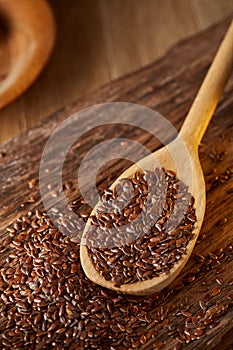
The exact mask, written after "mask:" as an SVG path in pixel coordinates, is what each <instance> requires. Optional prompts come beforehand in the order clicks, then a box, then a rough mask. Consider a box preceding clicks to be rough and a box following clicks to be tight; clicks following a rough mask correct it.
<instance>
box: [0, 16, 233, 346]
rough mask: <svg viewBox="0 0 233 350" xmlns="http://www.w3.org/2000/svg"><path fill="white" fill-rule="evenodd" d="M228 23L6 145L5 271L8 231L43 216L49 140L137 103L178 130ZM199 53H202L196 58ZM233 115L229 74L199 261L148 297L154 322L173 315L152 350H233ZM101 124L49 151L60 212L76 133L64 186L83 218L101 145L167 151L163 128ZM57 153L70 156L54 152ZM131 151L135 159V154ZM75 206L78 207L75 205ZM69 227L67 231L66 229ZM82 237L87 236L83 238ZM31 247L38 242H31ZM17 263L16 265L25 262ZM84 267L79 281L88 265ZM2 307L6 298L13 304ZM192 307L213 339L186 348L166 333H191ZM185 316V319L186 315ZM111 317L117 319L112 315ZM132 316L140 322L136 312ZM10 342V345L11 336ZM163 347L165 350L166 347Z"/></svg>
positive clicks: (210, 136) (207, 169)
mask: <svg viewBox="0 0 233 350" xmlns="http://www.w3.org/2000/svg"><path fill="white" fill-rule="evenodd" d="M229 22H230V18H228V19H227V20H224V21H223V22H221V23H218V24H217V25H216V26H214V27H212V28H211V29H209V30H207V31H204V32H203V33H201V34H199V35H197V36H195V37H193V38H191V39H188V40H186V41H184V42H183V43H180V44H178V45H176V46H175V47H174V48H173V49H172V50H170V52H169V53H168V54H166V55H165V56H164V57H163V58H162V59H159V60H158V61H156V62H154V63H153V64H151V65H150V66H148V67H146V68H142V69H140V70H138V71H137V72H135V73H133V74H129V75H128V76H127V77H124V78H121V79H119V80H118V81H116V82H111V83H109V84H107V85H105V86H103V87H102V88H99V89H97V90H96V92H93V93H91V94H89V95H88V96H87V97H85V98H81V99H77V100H76V101H75V102H74V103H70V104H68V105H66V107H65V108H61V109H60V110H59V111H57V112H56V113H54V114H53V115H52V116H51V117H50V118H48V119H46V120H44V121H43V122H42V123H41V124H40V125H39V126H37V127H36V128H34V129H33V130H30V131H29V132H28V133H25V134H24V135H22V136H19V137H15V138H14V139H12V140H11V141H9V142H8V143H6V144H4V145H3V146H1V147H0V164H1V176H0V188H1V191H0V203H1V206H0V217H1V220H0V251H1V252H2V253H1V261H0V265H4V266H5V267H6V268H7V267H8V264H9V265H11V266H14V265H13V264H12V262H11V261H10V263H8V261H9V260H8V261H5V257H7V256H8V254H9V252H11V251H12V249H13V252H14V243H13V242H12V243H13V246H12V245H10V243H11V240H12V239H11V238H10V239H9V231H8V230H9V227H8V226H11V228H10V231H11V232H12V225H13V223H14V221H15V220H16V218H17V217H19V216H24V215H27V213H28V211H33V212H34V211H35V209H39V210H40V209H41V210H42V209H43V205H42V202H41V196H40V192H39V190H40V189H41V188H42V187H43V186H42V187H41V184H42V183H43V181H42V183H41V182H40V183H39V182H38V176H39V173H38V171H39V169H38V168H39V165H40V160H41V154H42V151H43V150H44V147H45V144H46V141H47V140H48V138H49V137H50V135H51V133H52V132H53V131H54V129H55V128H56V127H57V126H58V125H60V123H61V122H62V121H63V120H65V119H66V118H67V117H69V116H70V115H72V114H73V113H75V112H77V111H79V110H80V109H83V108H84V107H87V106H92V105H94V104H97V103H101V102H111V101H127V102H134V103H138V104H141V105H144V106H148V107H151V108H152V109H154V110H158V111H160V113H162V115H164V116H166V117H167V119H168V120H169V121H170V122H171V123H172V124H173V125H174V126H175V127H176V128H177V129H179V128H180V126H181V124H182V122H183V120H184V118H185V116H186V114H187V111H188V110H189V108H190V105H191V103H192V101H193V98H194V96H195V94H196V92H197V90H198V87H199V86H200V83H201V81H202V80H203V78H204V76H205V74H206V72H207V70H208V67H209V65H210V62H211V60H212V59H213V56H214V53H215V52H216V48H217V46H218V45H219V43H220V41H221V39H222V37H223V35H224V33H225V31H226V28H227V26H228V25H229ZM193 48H195V50H194V49H193ZM187 68H188V69H187ZM232 111H233V75H231V77H230V79H229V82H228V85H227V86H226V88H225V91H224V94H223V96H222V99H221V101H220V103H219V105H218V108H217V110H216V112H215V115H214V116H213V118H212V120H211V123H210V125H209V127H208V130H207V132H206V133H205V136H204V138H203V141H202V144H201V146H200V150H199V153H200V160H201V164H202V167H203V170H204V175H205V182H206V190H207V206H206V214H205V219H204V223H203V227H202V229H201V233H200V236H199V238H198V242H197V245H196V246H195V248H194V251H193V254H192V256H191V257H190V259H189V261H188V263H187V265H186V266H185V268H184V269H183V271H182V273H181V274H180V275H179V277H178V278H177V279H176V280H175V281H174V282H173V283H172V284H171V285H170V286H169V287H168V289H165V290H164V291H163V292H162V294H159V295H157V294H156V295H154V296H153V297H152V299H150V298H149V299H146V300H147V301H145V298H146V297H145V298H144V297H143V298H144V302H146V305H147V312H148V314H150V313H151V312H152V314H153V315H154V316H153V317H155V318H156V317H157V315H160V316H161V313H162V311H161V310H166V312H167V316H166V318H165V319H164V318H163V320H162V317H161V320H160V321H158V320H157V321H155V323H156V325H154V324H153V330H154V331H155V332H156V334H157V333H158V334H157V335H156V336H155V337H156V338H155V339H154V340H153V339H152V341H151V339H150V336H149V334H148V333H149V332H150V330H149V332H148V333H147V329H146V328H145V332H146V333H147V336H146V338H145V337H143V342H144V341H146V343H145V344H144V346H143V349H144V350H145V349H146V350H152V349H155V348H157V349H158V348H160V349H161V350H162V349H164V350H165V349H166V350H168V349H175V347H174V346H177V347H178V346H182V349H185V350H203V349H208V350H213V349H214V350H226V349H227V350H230V349H232V340H233V338H232V332H233V323H232V319H233V293H232V286H233V284H232V283H233V241H232V222H233V211H232V193H233V191H232V190H233V188H232V185H233V182H232V179H233V177H232V176H233V167H232V164H233V154H232V152H231V149H232V141H233V138H232V134H233V125H232ZM104 115H107V116H108V115H109V113H104ZM94 118H98V115H96V113H95V114H94V115H93V116H92V117H91V118H86V117H85V116H84V117H82V118H80V119H79V120H78V125H77V126H78V129H75V128H74V127H73V125H72V124H71V123H69V125H72V128H71V130H70V132H69V134H68V138H67V137H60V136H61V135H60V136H59V141H60V140H61V141H62V142H57V147H54V148H52V150H51V151H52V153H51V154H50V157H49V158H48V161H49V163H48V164H47V167H46V170H45V171H44V172H42V179H43V180H44V179H45V180H46V181H48V183H49V186H46V187H45V186H44V188H46V191H45V194H46V196H48V197H49V198H51V199H52V201H51V202H50V204H51V205H52V206H54V205H55V204H59V196H58V194H59V193H62V191H61V188H63V186H60V185H59V183H57V181H55V180H54V177H53V176H54V173H55V172H56V169H57V165H58V164H59V163H60V162H61V155H62V154H63V155H64V142H67V140H68V141H69V140H70V137H73V136H75V137H77V130H78V131H81V132H82V133H83V137H81V138H79V140H78V142H77V143H74V145H73V148H72V149H71V151H70V152H69V156H68V157H66V162H65V166H64V169H63V177H62V178H63V180H64V181H67V180H69V181H71V182H72V183H73V184H74V188H73V190H71V192H70V194H67V196H68V201H69V203H70V204H72V208H74V209H75V208H76V209H77V210H81V209H82V207H81V206H80V205H81V204H80V200H81V195H80V191H79V188H78V186H77V173H76V169H78V166H79V164H80V162H81V160H82V159H83V157H84V156H85V155H86V153H87V152H88V151H89V150H92V148H93V147H94V146H95V145H98V143H99V142H102V141H103V140H107V139H109V138H119V137H124V138H127V139H133V140H136V141H138V142H139V143H140V144H143V145H145V146H146V147H148V148H149V149H151V150H156V149H157V148H158V147H159V146H160V143H159V141H158V139H156V138H153V137H152V136H151V133H153V131H155V129H156V128H157V124H156V123H151V124H152V125H151V128H150V131H151V133H150V134H149V135H148V133H144V132H142V130H141V129H140V130H138V129H136V130H134V129H133V130H132V129H131V128H129V127H128V126H125V125H124V124H123V125H122V127H116V126H115V125H111V124H110V125H108V126H107V127H106V128H105V126H101V127H100V128H91V129H90V127H91V126H92V125H93V120H94ZM85 130H88V132H87V133H85V134H84V131H85ZM163 131H164V133H165V135H167V134H168V133H167V128H165V129H163ZM118 147H119V148H121V147H122V145H121V144H120V145H118ZM119 148H118V149H116V152H117V153H115V154H117V155H118V154H119V152H118V150H119ZM58 151H59V152H63V153H54V152H58ZM132 151H134V148H133V149H132ZM107 152H108V150H106V152H104V153H105V154H106V153H107ZM133 153H134V152H133ZM136 153H137V154H136V155H137V157H138V159H139V158H141V157H142V156H143V154H142V152H136ZM94 161H95V160H93V161H92V162H89V164H88V165H89V167H90V168H88V169H87V170H86V174H87V176H86V181H87V182H88V183H89V182H90V175H91V174H92V170H93V168H98V164H95V163H94ZM128 166H129V162H127V160H126V159H120V160H113V163H111V166H109V163H108V164H105V168H102V171H100V172H99V173H98V175H99V176H98V177H97V184H99V185H102V186H103V184H105V185H106V184H107V182H108V179H109V178H108V176H109V175H111V178H112V179H113V177H115V178H116V177H117V176H118V175H119V174H120V173H121V172H122V171H123V170H124V169H125V168H126V167H128ZM112 176H113V177H112ZM32 179H36V180H37V181H36V185H35V186H34V187H32V188H30V186H29V182H30V183H31V181H32ZM44 185H46V183H44ZM50 188H52V190H50ZM54 192H55V193H54ZM54 195H55V196H54ZM74 199H75V201H73V200H74ZM216 203H217V204H216ZM63 209H64V207H63ZM63 209H62V210H60V211H58V214H59V217H60V215H61V217H62V219H64V210H63ZM69 213H70V211H69ZM68 219H69V218H68ZM23 221H24V220H23ZM29 222H30V221H29ZM63 222H64V225H66V227H67V221H63ZM68 222H69V223H70V220H68ZM22 225H23V224H22ZM7 227H8V230H7ZM74 228H75V229H71V231H72V232H73V233H75V234H76V233H77V232H76V228H77V227H76V226H75V227H74ZM24 229H25V225H24ZM80 234H82V230H81V232H80ZM13 236H14V239H15V238H16V236H15V234H13ZM5 239H6V240H5ZM29 240H30V241H31V236H30V237H29ZM16 242H17V240H16ZM16 245H17V243H16ZM55 249H56V245H55ZM15 256H16V258H17V255H15ZM78 266H79V268H80V274H81V271H82V270H81V266H80V265H78ZM9 267H10V266H9ZM12 271H13V272H14V269H13V270H9V271H8V272H9V273H10V274H12ZM24 271H25V270H24ZM24 273H25V272H24ZM26 273H27V272H26ZM0 276H1V274H0ZM20 285H21V286H22V287H23V288H24V287H25V281H24V279H22V281H21V282H20ZM4 286H5V285H4ZM88 286H89V287H90V286H91V282H88V285H87V289H88V290H89V289H90V288H88ZM203 287H204V289H203ZM17 288H18V287H17ZM78 288H79V285H78ZM81 288H82V287H81ZM98 288H99V287H96V286H94V289H93V290H92V292H91V294H89V293H87V294H84V295H85V296H86V297H87V298H88V303H89V302H91V301H92V300H93V298H94V294H95V292H96V290H97V291H98V290H99V289H98ZM5 291H6V293H8V292H9V289H5ZM10 293H11V291H10ZM17 293H18V290H17V289H16V294H17ZM50 293H51V291H50ZM11 294H12V293H11ZM7 295H8V294H7ZM8 297H9V296H7V298H8ZM46 298H47V297H46ZM135 298H136V299H134V300H133V301H132V300H131V299H130V300H131V301H130V302H133V304H134V305H135V306H137V305H138V304H139V301H140V298H137V297H135ZM110 299H111V298H110ZM2 300H6V298H5V299H4V298H3V299H2ZM9 300H10V299H9ZM11 300H13V306H14V304H15V300H14V299H11ZM200 301H201V302H204V303H205V304H204V309H205V311H204V310H203V305H202V304H203V303H201V304H200ZM125 302H126V303H127V305H128V306H129V304H128V301H127V300H125ZM184 302H189V305H188V306H189V310H190V312H191V314H192V315H193V316H194V319H193V318H192V323H195V328H196V327H197V329H198V328H199V326H201V327H204V329H205V333H206V335H205V336H203V334H202V332H201V335H200V329H199V331H197V329H196V331H197V335H198V338H200V339H196V340H193V341H190V339H189V340H188V341H187V342H186V343H184V344H183V341H182V339H181V340H180V338H178V339H179V340H177V336H176V335H175V337H170V336H169V337H168V328H167V326H166V325H167V322H168V323H169V325H171V326H172V327H174V326H175V327H176V328H177V329H178V331H177V332H178V334H179V332H181V330H184V327H185V324H186V323H190V319H189V321H187V318H188V317H190V314H187V313H184V312H183V311H184V309H183V308H184V304H183V303H184ZM33 305H34V304H33ZM172 305H175V308H176V309H177V308H178V309H177V310H178V311H177V312H176V316H177V317H175V318H174V317H173V316H175V315H174V314H173V312H174V308H173V306H172ZM201 305H202V306H201ZM37 306H38V305H34V307H36V308H37ZM215 306H216V307H215ZM10 307H11V306H10ZM103 307H106V303H104V305H103ZM117 307H118V306H117ZM106 310H107V309H106ZM136 310H137V308H136ZM172 310H173V311H172ZM185 310H186V309H185ZM181 311H182V312H183V313H181ZM106 312H109V313H110V314H111V312H110V311H108V310H107V311H106ZM110 314H109V316H107V317H108V318H109V317H110V316H111V315H110ZM105 315H106V313H105ZM107 315H108V313H107ZM6 316H7V314H3V318H2V319H1V318H0V335H1V333H2V331H3V329H4V327H5V326H4V325H5V323H4V322H5V321H6ZM136 316H137V314H136ZM160 316H159V317H160ZM210 316H211V318H212V316H213V318H214V320H215V321H216V322H214V325H212V326H211V327H210V326H209V317H210ZM17 317H18V316H17ZM104 317H105V316H104ZM130 317H132V318H134V316H133V315H132V314H131V312H130ZM4 318H5V319H4ZM26 318H27V317H26ZM113 320H114V317H113ZM21 321H22V320H20V322H21ZM148 322H149V323H150V322H154V319H153V320H152V321H151V319H150V318H149V321H148ZM157 322H158V323H157ZM203 322H204V325H203ZM211 322H212V321H211ZM107 324H108V323H107ZM13 327H14V325H13ZM27 327H28V325H27V323H26V329H28V328H27ZM148 329H150V328H148ZM121 331H122V332H123V336H126V334H125V335H124V333H125V330H124V328H123V330H121ZM23 333H24V331H23ZM39 334H40V333H39ZM139 336H140V335H139ZM10 337H12V333H11V335H10ZM137 337H138V334H137ZM13 338H14V333H13ZM109 339H110V337H109V334H107V336H104V339H103V338H102V340H103V342H105V341H108V342H109ZM130 339H133V338H130ZM73 340H74V339H73ZM76 340H77V341H79V338H76ZM102 340H101V344H102ZM147 340H148V341H147ZM110 341H111V339H110ZM13 342H14V339H13ZM153 342H156V344H155V348H153ZM180 342H182V345H179V344H177V343H180ZM0 344H1V337H0ZM101 344H99V345H100V347H99V348H100V349H102V347H101ZM163 344H164V346H163V347H162V348H161V346H162V345H163ZM108 348H109V347H107V349H108ZM126 348H127V347H126ZM103 349H104V348H103ZM124 349H125V346H124ZM141 349H142V348H141Z"/></svg>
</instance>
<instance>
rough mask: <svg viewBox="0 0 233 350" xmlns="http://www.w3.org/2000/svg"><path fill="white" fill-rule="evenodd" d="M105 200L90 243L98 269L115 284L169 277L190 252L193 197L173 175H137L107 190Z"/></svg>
mask: <svg viewBox="0 0 233 350" xmlns="http://www.w3.org/2000/svg"><path fill="white" fill-rule="evenodd" d="M101 202H102V203H101V206H100V207H98V210H97V212H96V214H95V215H93V216H92V217H91V226H90V229H89V231H88V232H87V235H86V242H87V246H88V252H89V254H90V256H91V259H92V262H93V264H94V266H95V268H96V270H98V271H99V273H100V274H101V276H102V277H104V278H105V279H106V280H112V281H113V282H114V283H115V286H117V287H120V286H121V285H122V284H127V283H134V282H137V281H143V280H147V279H151V278H154V277H156V276H159V275H160V274H162V273H168V272H169V270H170V269H171V268H172V267H173V266H174V264H175V263H176V262H177V261H178V260H179V259H180V258H181V257H182V255H183V254H185V253H186V247H187V244H188V242H189V241H190V240H191V239H192V238H193V233H192V231H193V228H194V225H195V222H196V216H195V209H194V207H193V205H194V198H193V197H192V195H191V194H190V193H189V191H188V187H187V186H186V185H185V184H184V183H182V182H181V181H180V180H178V179H177V178H176V174H175V173H174V172H172V171H170V170H164V169H159V168H156V169H155V171H154V172H151V171H145V172H144V173H139V172H136V173H135V174H134V176H133V177H132V178H131V179H121V180H120V181H119V183H118V184H117V185H116V187H115V188H114V190H113V191H112V190H107V191H105V193H104V194H103V196H102V198H101Z"/></svg>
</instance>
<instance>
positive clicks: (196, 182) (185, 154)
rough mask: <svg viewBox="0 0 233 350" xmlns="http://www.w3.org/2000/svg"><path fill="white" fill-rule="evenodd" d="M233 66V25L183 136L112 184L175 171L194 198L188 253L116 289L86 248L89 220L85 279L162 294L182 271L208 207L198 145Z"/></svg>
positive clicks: (82, 249)
mask: <svg viewBox="0 0 233 350" xmlns="http://www.w3.org/2000/svg"><path fill="white" fill-rule="evenodd" d="M232 65H233V22H232V23H231V25H230V28H229V30H228V32H227V34H226V36H225V38H224V40H223V42H222V44H221V46H220V48H219V50H218V52H217V54H216V56H215V59H214V61H213V63H212V65H211V67H210V69H209V71H208V74H207V76H206V78H205V80H204V82H203V84H202V86H201V88H200V89H199V92H198V94H197V96H196V98H195V100H194V102H193V105H192V107H191V109H190V111H189V113H188V115H187V117H186V119H185V122H184V124H183V126H182V128H181V131H180V133H179V134H178V136H177V137H176V139H175V140H174V141H172V142H171V143H170V144H168V145H167V146H165V147H163V148H161V149H159V150H158V151H156V152H154V153H152V154H150V155H149V156H147V157H145V158H143V159H141V160H140V161H139V162H137V163H136V164H134V165H132V166H131V167H130V168H128V169H127V170H126V171H124V172H123V173H122V174H121V175H120V176H119V177H118V179H117V180H116V181H115V182H114V183H113V184H112V186H111V187H110V189H113V188H114V187H115V186H116V184H117V183H118V182H119V180H120V179H122V178H132V176H133V175H134V173H135V172H136V171H139V172H141V171H142V170H149V171H154V169H155V164H156V163H159V166H160V167H161V168H162V167H163V168H164V169H166V170H172V171H174V173H175V174H176V176H177V178H178V179H179V180H181V181H182V182H183V183H184V184H185V185H187V186H188V189H189V192H190V193H191V194H192V196H193V197H194V198H195V204H194V208H195V214H196V223H195V227H194V229H193V231H192V233H193V235H194V238H193V239H192V240H191V241H189V243H188V245H187V247H186V253H185V254H183V255H182V256H181V258H180V259H179V260H178V262H176V263H175V265H174V266H173V267H172V268H171V269H170V270H169V272H168V273H162V274H160V275H159V276H158V277H154V278H152V279H148V280H144V281H139V282H134V283H128V284H122V285H121V286H120V287H117V286H116V285H115V283H114V282H113V281H111V280H110V281H107V280H106V279H105V278H104V277H102V276H101V275H100V273H99V272H98V271H97V270H96V269H95V266H94V265H93V262H92V260H91V257H90V255H89V253H88V247H87V245H86V233H87V232H88V230H89V228H90V225H91V220H90V218H89V219H88V221H87V224H86V227H85V229H84V232H83V237H82V240H81V244H80V259H81V264H82V267H83V270H84V272H85V274H86V276H87V277H88V278H89V279H90V280H92V281H93V282H95V283H97V284H99V285H101V286H103V287H106V288H109V289H112V290H116V291H118V292H122V293H127V294H135V295H147V294H152V293H155V292H159V291H160V290H162V289H163V288H165V287H166V286H167V285H169V284H170V283H171V282H172V281H173V280H174V279H175V278H176V277H177V276H178V275H179V273H180V272H181V270H182V269H183V267H184V265H185V264H186V263H187V261H188V259H189V257H190V255H191V253H192V250H193V248H194V246H195V243H196V241H197V238H198V234H199V232H200V230H201V226H202V222H203V219H204V212H205V205H206V191H205V181H204V176H203V172H202V168H201V164H200V161H199V157H198V145H199V143H200V141H201V139H202V137H203V135H204V132H205V130H206V128H207V126H208V124H209V122H210V119H211V117H212V115H213V113H214V110H215V108H216V106H217V103H218V101H219V98H220V96H221V94H222V91H223V89H224V86H225V84H226V82H227V79H228V77H229V75H230V72H231V70H232ZM99 206H100V203H98V204H97V205H96V207H95V208H94V209H93V211H92V213H91V215H95V213H96V210H97V208H98V207H99Z"/></svg>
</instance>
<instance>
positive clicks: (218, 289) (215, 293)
mask: <svg viewBox="0 0 233 350" xmlns="http://www.w3.org/2000/svg"><path fill="white" fill-rule="evenodd" d="M220 293H221V289H220V288H214V289H212V291H211V294H212V295H213V296H214V297H215V296H216V295H219V294H220Z"/></svg>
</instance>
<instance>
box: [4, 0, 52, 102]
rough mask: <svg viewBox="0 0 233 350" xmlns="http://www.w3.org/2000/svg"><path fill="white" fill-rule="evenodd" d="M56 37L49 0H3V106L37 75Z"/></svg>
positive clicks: (20, 92)
mask: <svg viewBox="0 0 233 350" xmlns="http://www.w3.org/2000/svg"><path fill="white" fill-rule="evenodd" d="M54 39H55V22H54V17H53V14H52V11H51V9H50V7H49V5H48V4H47V2H46V1H45V0H36V1H35V0H20V1H15V0H0V109H1V108H3V107H5V106H6V105H7V104H9V103H10V102H11V101H13V100H14V99H15V98H17V97H18V96H19V95H20V94H22V92H24V91H25V90H26V89H27V88H28V86H29V85H30V84H32V82H33V81H34V80H35V79H36V77H37V76H38V74H39V73H40V72H41V70H42V68H43V67H44V65H45V63H46V62H47V60H48V58H49V55H50V53H51V50H52V48H53V44H54Z"/></svg>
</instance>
